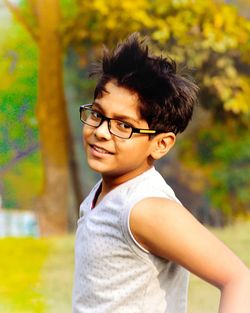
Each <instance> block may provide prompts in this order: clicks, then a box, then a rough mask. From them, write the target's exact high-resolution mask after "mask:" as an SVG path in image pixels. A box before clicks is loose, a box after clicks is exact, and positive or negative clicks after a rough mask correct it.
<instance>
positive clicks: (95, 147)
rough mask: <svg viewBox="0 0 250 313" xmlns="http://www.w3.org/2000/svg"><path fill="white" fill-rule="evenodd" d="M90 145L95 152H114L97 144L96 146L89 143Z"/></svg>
mask: <svg viewBox="0 0 250 313" xmlns="http://www.w3.org/2000/svg"><path fill="white" fill-rule="evenodd" d="M90 147H91V148H92V149H93V150H95V151H96V152H98V153H103V154H114V153H112V152H110V151H108V150H106V149H104V148H101V147H98V146H96V145H90Z"/></svg>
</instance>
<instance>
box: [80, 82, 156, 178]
mask: <svg viewBox="0 0 250 313" xmlns="http://www.w3.org/2000/svg"><path fill="white" fill-rule="evenodd" d="M105 89H106V90H107V92H103V93H102V96H101V97H100V98H97V99H95V101H94V103H93V107H92V109H93V110H96V111H97V112H99V113H101V114H103V115H105V116H106V117H109V118H116V119H119V120H122V121H125V122H128V123H130V124H131V125H132V126H134V127H137V128H146V129H148V128H149V127H148V124H147V122H146V121H145V120H142V119H141V116H140V112H139V104H138V97H137V95H136V94H135V93H133V92H131V91H130V90H128V89H126V88H123V87H119V86H117V85H116V84H115V82H114V81H110V82H108V83H107V85H106V86H105ZM83 140H84V148H85V151H86V156H87V161H88V164H89V166H90V167H91V168H92V169H93V170H95V171H96V172H99V173H100V174H102V176H103V178H108V179H114V180H115V181H116V182H117V183H122V182H124V181H127V180H129V179H131V178H133V177H135V176H137V175H139V174H141V173H142V172H144V171H145V170H147V169H149V168H150V166H151V165H152V158H150V155H151V149H152V140H149V136H148V135H141V134H133V135H132V137H131V138H130V139H121V138H119V137H116V136H114V135H112V134H110V132H109V130H108V123H107V121H104V122H103V123H102V124H101V125H100V126H99V127H98V128H93V127H91V126H88V125H84V127H83Z"/></svg>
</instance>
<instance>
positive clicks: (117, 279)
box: [73, 167, 189, 313]
mask: <svg viewBox="0 0 250 313" xmlns="http://www.w3.org/2000/svg"><path fill="white" fill-rule="evenodd" d="M100 184H101V181H99V182H98V183H97V184H96V185H95V186H94V188H93V189H92V191H91V192H90V194H89V195H88V197H87V198H86V199H85V200H84V201H83V203H82V204H81V206H80V218H79V220H78V227H77V232H76V240H75V278H74V288H73V313H90V312H91V313H185V312H186V308H187V288H188V276H189V275H188V271H187V270H186V269H184V268H183V267H181V266H180V265H178V264H176V263H174V262H172V261H168V260H165V259H163V258H160V257H158V256H155V255H153V254H151V253H149V252H148V251H147V250H145V249H144V248H143V247H141V246H140V245H139V243H138V242H136V240H135V239H134V238H133V235H132V233H131V231H130V227H129V215H130V211H131V208H133V206H134V205H135V204H136V203H137V202H139V201H140V200H142V199H145V198H147V197H165V198H168V199H172V200H174V201H178V199H177V198H176V196H175V194H174V192H173V190H172V189H171V188H170V186H168V185H167V184H166V182H165V181H164V179H163V178H162V176H161V175H160V174H159V173H158V172H157V171H156V170H155V168H154V167H152V168H150V169H149V170H147V171H145V172H144V173H143V174H141V175H139V176H137V177H134V178H133V179H131V180H129V181H126V182H125V183H123V184H121V185H119V186H118V187H116V188H114V189H113V190H111V191H110V192H109V193H108V194H107V195H106V196H105V197H104V198H103V199H102V200H101V201H100V202H99V203H98V204H97V205H96V206H95V208H94V209H93V210H92V209H91V207H92V202H93V199H94V198H95V194H96V192H97V190H98V188H99V187H100ZM153 235H154V234H152V236H153Z"/></svg>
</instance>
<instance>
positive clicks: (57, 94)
mask: <svg viewBox="0 0 250 313" xmlns="http://www.w3.org/2000/svg"><path fill="white" fill-rule="evenodd" d="M37 4H38V6H37V8H38V19H39V38H38V46H39V51H40V56H39V88H38V104H37V118H38V123H39V129H40V144H41V153H42V162H43V168H44V184H43V191H42V197H41V201H40V203H39V205H38V217H39V222H40V228H41V233H42V235H49V234H59V233H64V232H66V231H67V227H68V225H67V221H68V202H69V197H68V193H69V157H68V143H69V133H70V128H69V121H68V118H67V110H66V101H65V97H64V89H63V73H62V69H63V66H62V47H61V41H60V35H59V23H60V6H59V0H37ZM48 82H49V83H48Z"/></svg>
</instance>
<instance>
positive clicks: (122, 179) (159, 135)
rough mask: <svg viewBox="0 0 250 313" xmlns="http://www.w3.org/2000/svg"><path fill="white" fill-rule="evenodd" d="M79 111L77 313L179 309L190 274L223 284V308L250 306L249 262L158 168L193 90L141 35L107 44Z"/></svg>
mask: <svg viewBox="0 0 250 313" xmlns="http://www.w3.org/2000/svg"><path fill="white" fill-rule="evenodd" d="M101 65H102V66H101V67H97V68H96V69H95V70H94V71H93V73H92V74H98V75H99V81H98V83H97V86H96V88H95V92H94V101H93V103H92V104H91V105H84V106H82V107H81V108H80V114H81V121H82V122H83V123H84V127H83V139H84V147H85V151H86V156H87V161H88V164H89V166H90V167H91V168H92V169H93V170H95V171H97V172H99V173H100V174H101V175H102V179H101V181H99V182H98V183H97V184H96V185H95V187H94V188H93V189H92V191H91V192H90V194H89V195H88V197H87V198H86V199H85V201H84V202H83V203H82V205H81V207H80V218H79V221H78V229H77V235H76V246H75V248H76V249H75V258H76V263H75V283H74V291H73V312H74V313H89V312H91V313H112V312H114V313H139V312H140V313H184V312H186V308H187V300H186V298H187V287H188V271H191V272H193V273H195V274H196V275H198V276H199V277H201V278H202V279H204V280H206V281H208V282H210V283H212V284H213V285H214V286H216V287H218V288H219V289H220V290H221V302H220V308H219V312H220V313H249V312H250V274H249V271H248V269H247V268H246V267H245V265H244V264H243V263H242V262H241V261H240V260H239V259H238V258H237V257H236V256H235V255H234V254H233V253H232V252H231V251H229V249H227V248H226V247H225V246H224V245H223V244H222V243H221V242H219V241H218V240H217V239H216V238H214V236H213V235H212V234H210V232H208V231H207V230H206V229H205V228H204V227H203V226H202V225H201V224H200V223H199V222H198V221H196V219H195V218H194V217H193V216H192V215H191V214H190V213H189V212H188V211H187V210H186V209H185V208H184V207H183V206H182V205H181V204H180V202H179V201H178V199H176V197H175V194H174V192H173V190H172V189H171V188H170V187H169V186H168V185H167V184H166V183H165V181H164V180H163V178H162V177H161V175H160V174H159V173H158V172H157V171H156V170H155V168H154V161H155V160H158V159H160V158H162V157H163V156H165V155H166V154H167V153H168V151H169V150H170V149H171V148H172V147H173V145H174V143H175V138H176V134H177V133H180V132H182V131H183V130H184V129H185V128H186V126H187V124H188V122H189V120H190V119H191V116H192V111H193V106H194V104H195V101H196V94H197V87H196V85H195V84H194V83H193V82H191V81H190V80H188V79H187V78H185V77H183V76H181V75H179V74H177V73H176V66H175V63H174V62H173V61H170V60H168V59H165V58H162V57H157V56H151V55H149V52H148V47H147V46H145V44H144V43H143V40H140V38H139V36H138V35H137V34H133V35H131V36H130V37H129V38H128V39H127V40H126V41H125V42H123V43H121V44H120V45H118V46H117V48H116V49H115V50H114V51H113V52H109V51H108V50H105V51H104V56H103V59H102V64H101Z"/></svg>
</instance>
